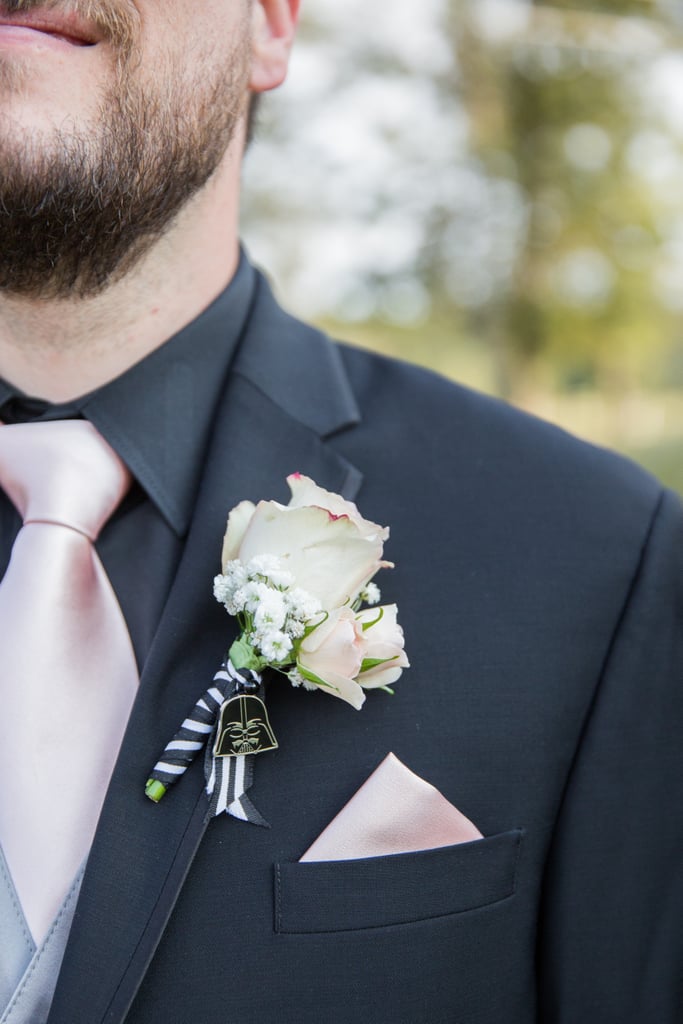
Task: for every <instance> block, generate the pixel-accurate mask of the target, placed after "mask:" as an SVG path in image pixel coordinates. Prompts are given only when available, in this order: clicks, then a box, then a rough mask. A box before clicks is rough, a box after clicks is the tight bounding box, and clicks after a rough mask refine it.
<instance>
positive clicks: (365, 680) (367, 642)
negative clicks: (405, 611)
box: [356, 604, 410, 690]
mask: <svg viewBox="0 0 683 1024" xmlns="http://www.w3.org/2000/svg"><path fill="white" fill-rule="evenodd" d="M380 613H381V617H379V616H380ZM397 614H398V608H397V607H396V605H395V604H386V605H383V606H382V607H381V608H366V609H365V610H364V611H362V612H358V614H357V616H356V619H357V621H358V622H359V624H360V625H361V627H362V626H366V627H367V628H366V629H364V630H363V662H364V663H366V664H367V663H371V662H375V664H374V665H373V666H372V667H370V668H368V669H366V671H365V672H361V673H360V675H359V676H358V682H359V683H360V685H361V686H362V687H364V689H366V690H370V689H375V688H376V687H378V686H390V685H391V683H395V682H396V680H397V679H398V678H399V676H400V675H401V673H402V672H403V669H404V668H408V666H409V664H410V663H409V661H408V658H407V657H406V654H405V651H404V650H403V646H404V640H403V630H402V629H401V627H400V626H399V624H398V621H397Z"/></svg>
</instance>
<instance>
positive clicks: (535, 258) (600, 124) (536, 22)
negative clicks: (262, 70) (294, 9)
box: [245, 0, 683, 397]
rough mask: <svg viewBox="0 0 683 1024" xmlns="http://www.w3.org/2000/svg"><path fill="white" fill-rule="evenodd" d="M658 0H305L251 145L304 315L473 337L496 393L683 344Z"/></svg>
mask: <svg viewBox="0 0 683 1024" xmlns="http://www.w3.org/2000/svg"><path fill="white" fill-rule="evenodd" d="M677 2H678V0H677ZM667 3H668V0H656V2H655V0H653V2H648V3H645V0H613V2H610V0H600V2H598V0H595V2H589V0H585V2H581V0H571V2H570V3H565V2H562V0H558V2H557V3H554V4H552V5H549V4H533V3H532V2H531V0H423V2H422V3H421V4H420V5H419V6H418V5H409V4H408V5H385V4H382V3H380V2H379V0H377V2H376V3H374V4H373V3H369V2H368V0H348V2H347V4H345V5H343V6H342V5H339V4H338V3H337V2H336V0H317V3H316V4H315V6H313V5H311V6H310V7H309V8H308V14H307V18H306V20H305V22H304V25H303V38H302V45H301V47H300V48H299V51H298V55H297V59H296V62H295V65H294V68H293V75H292V81H291V83H290V85H289V87H288V91H286V92H285V93H284V94H283V96H282V97H274V98H273V99H272V100H269V102H268V104H267V106H266V108H265V116H266V128H265V132H264V134H263V138H262V140H261V141H260V142H259V143H258V144H257V145H256V147H255V148H254V151H253V153H252V154H251V155H250V157H249V162H248V165H247V172H246V182H247V190H246V201H245V208H246V220H247V232H246V236H247V240H248V242H249V243H250V246H251V248H252V250H253V251H254V253H255V255H256V256H257V258H262V259H263V261H264V262H265V263H266V265H268V266H269V267H271V268H273V270H274V271H275V274H276V277H277V278H278V279H279V281H280V282H281V283H282V285H283V287H284V290H285V291H286V292H287V298H288V301H289V302H290V303H291V304H293V305H294V307H295V308H296V309H298V310H299V311H300V312H302V313H304V314H305V315H308V316H311V315H312V316H314V317H318V318H321V317H324V318H329V317H333V318H334V317H336V318H338V319H343V320H347V321H357V322H364V323H366V324H369V325H370V329H371V330H372V329H374V330H375V332H376V331H377V330H378V329H380V328H381V330H382V332H383V333H386V331H385V326H386V325H387V324H389V325H403V326H404V327H406V328H409V327H412V330H406V331H405V332H404V333H403V334H402V335H401V337H403V340H404V343H405V344H411V345H413V344H414V343H415V338H416V336H418V337H419V336H420V334H421V335H422V337H425V338H429V339H431V340H430V341H429V342H427V343H424V344H425V347H431V348H432V349H433V348H434V346H435V345H436V344H437V343H438V344H443V345H445V346H450V347H452V346H453V345H454V344H456V343H457V341H458V339H462V338H463V337H464V336H469V338H476V339H477V343H478V344H479V345H480V346H484V347H485V348H486V349H487V350H488V351H489V352H490V353H491V357H492V360H493V364H494V366H495V378H496V388H497V390H498V391H500V392H501V393H503V394H507V395H513V396H515V397H519V396H520V394H522V393H523V392H524V390H526V389H528V388H529V387H530V386H531V387H533V386H539V385H540V386H547V385H559V386H562V387H565V388H566V387H577V386H590V385H593V384H600V385H601V386H608V387H610V388H612V389H614V390H620V389H625V388H628V387H629V386H630V385H631V384H632V383H633V382H635V381H637V380H642V379H643V377H644V375H645V374H646V372H651V371H646V364H649V365H653V359H654V358H655V357H656V356H657V353H659V354H660V357H661V358H660V363H661V364H662V365H663V360H664V357H665V355H666V357H667V358H668V359H669V365H670V366H674V365H677V363H676V361H677V360H678V364H679V365H683V359H681V357H680V352H681V346H680V341H679V339H678V336H677V332H678V320H679V318H680V313H681V311H683V290H682V289H681V288H680V286H679V283H678V282H679V281H680V275H681V274H683V199H682V198H681V194H680V188H679V185H678V183H679V182H680V180H681V175H682V174H683V156H682V153H681V145H682V140H683V109H681V108H683V101H681V103H680V104H679V119H678V121H677V122H676V123H674V121H672V115H671V110H672V105H671V104H670V103H668V102H665V103H663V102H662V96H664V97H667V98H668V96H667V89H668V90H669V95H678V96H679V97H681V96H683V63H682V62H681V58H680V57H678V56H677V55H676V54H672V53H671V45H670V44H671V40H672V38H673V36H672V33H673V29H672V28H671V27H669V28H663V27H662V26H664V25H665V22H664V21H663V20H662V19H663V18H665V17H666V16H667V15H666V10H665V9H666V6H667ZM657 11H659V12H660V15H659V18H658V19H657V18H655V17H654V15H655V14H656V12H657ZM662 12H664V13H662ZM644 15H649V17H645V16H644ZM672 17H673V15H672ZM671 24H673V23H671ZM658 82H659V85H657V83H658ZM674 106H675V105H674ZM674 120H675V119H674ZM372 325H375V327H374V328H373V327H372ZM421 325H428V326H423V327H421ZM401 354H406V353H405V351H403V352H402V353H401ZM418 358H421V359H425V360H426V359H427V358H431V354H430V353H428V352H426V351H424V350H423V351H422V352H420V353H419V354H418ZM435 361H436V362H437V363H438V362H439V361H438V359H437V360H435ZM442 368H443V367H442Z"/></svg>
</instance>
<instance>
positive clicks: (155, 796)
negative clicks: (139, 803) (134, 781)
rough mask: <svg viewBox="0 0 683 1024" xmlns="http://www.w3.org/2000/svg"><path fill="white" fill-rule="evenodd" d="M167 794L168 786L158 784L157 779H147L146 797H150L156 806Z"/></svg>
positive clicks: (161, 783)
mask: <svg viewBox="0 0 683 1024" xmlns="http://www.w3.org/2000/svg"><path fill="white" fill-rule="evenodd" d="M165 794H166V786H164V784H163V782H157V781H156V779H147V782H146V784H145V796H148V797H149V798H150V800H153V801H154V803H155V804H158V803H159V801H160V800H161V798H162V796H164V795H165Z"/></svg>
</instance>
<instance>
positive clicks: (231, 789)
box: [145, 473, 408, 825]
mask: <svg viewBox="0 0 683 1024" xmlns="http://www.w3.org/2000/svg"><path fill="white" fill-rule="evenodd" d="M287 483H288V484H289V487H290V490H291V492H292V496H291V499H290V502H289V504H288V505H281V504H279V503H278V502H276V501H261V502H259V504H258V505H254V504H253V503H252V502H250V501H243V502H241V503H240V504H239V505H237V506H236V507H235V508H234V509H233V510H232V511H231V512H230V515H229V517H228V525H227V530H226V534H225V540H224V542H223V552H222V559H221V564H222V568H223V571H222V573H221V574H220V575H219V576H216V578H215V580H214V595H215V597H216V599H217V600H218V601H220V603H221V604H223V605H224V606H225V608H226V610H227V612H228V613H229V614H230V615H234V616H235V617H236V618H237V621H238V623H239V626H240V634H239V636H238V638H237V640H235V642H234V643H233V645H232V646H231V648H230V650H229V651H228V653H227V655H226V656H225V659H224V661H223V663H222V665H221V667H220V668H219V670H218V672H217V673H216V675H215V676H214V679H213V682H212V684H211V686H210V687H209V688H208V690H207V691H206V693H204V694H203V695H202V697H201V698H200V699H199V700H198V701H197V704H196V705H195V707H194V710H193V711H192V712H191V713H190V715H189V717H188V718H186V719H185V721H184V722H183V724H182V726H181V728H180V730H179V731H178V733H177V734H176V735H175V736H174V737H173V739H172V740H171V742H170V743H169V744H168V745H167V746H166V749H165V750H164V753H163V754H162V756H161V759H160V760H159V761H158V762H157V764H156V765H155V767H154V770H153V771H152V773H151V776H150V778H149V779H148V781H147V786H146V790H145V792H146V794H147V796H148V797H149V798H150V799H151V800H154V801H155V802H157V803H158V801H159V800H161V798H162V797H163V796H164V794H165V793H166V791H167V790H168V788H169V786H171V785H172V784H173V783H174V782H177V781H178V779H179V778H180V777H181V776H182V775H183V774H184V773H185V771H186V770H187V768H188V767H189V765H190V764H191V763H192V761H193V760H194V758H195V757H196V756H197V754H198V753H199V752H200V751H201V750H202V748H204V747H205V746H206V752H205V757H204V774H205V777H206V792H207V794H208V796H209V801H210V814H212V815H217V814H221V813H223V812H226V813H227V814H231V815H233V816H234V817H237V818H240V819H242V820H244V821H251V822H253V823H254V824H260V825H266V824H267V823H266V822H265V821H264V819H263V818H262V817H261V815H260V814H259V812H258V811H257V810H256V808H255V807H254V805H253V804H252V803H251V801H250V800H249V798H248V797H247V796H246V790H247V789H248V788H249V786H250V785H251V783H252V780H253V771H254V767H253V765H254V757H255V755H256V754H260V753H265V752H266V751H269V750H274V749H275V748H276V747H277V746H278V743H277V740H276V739H275V734H274V732H273V729H272V726H271V724H270V720H269V718H268V712H267V709H266V705H265V685H264V673H266V672H267V673H268V675H270V676H271V678H276V677H277V676H278V675H279V676H280V677H281V678H283V679H288V680H289V682H290V683H291V684H292V685H293V686H296V687H302V688H304V689H306V690H320V691H321V692H323V693H326V694H329V695H330V696H333V697H338V698H340V699H341V700H344V701H347V703H349V704H351V705H352V707H354V708H356V709H360V708H361V707H362V706H363V703H364V701H365V691H366V690H370V689H384V690H388V691H389V692H390V693H391V692H392V691H391V690H390V686H391V684H392V683H394V682H396V680H397V679H398V678H399V676H400V675H401V672H402V671H403V669H404V668H406V667H407V665H408V659H407V657H406V655H405V652H404V649H403V632H402V630H401V627H400V626H399V624H398V621H397V608H396V605H395V604H392V605H380V604H379V601H380V592H379V589H378V587H377V585H376V584H375V583H373V582H372V580H373V577H374V576H375V575H376V573H377V572H378V571H379V570H380V569H383V568H392V567H393V566H392V563H391V562H386V561H383V559H382V553H383V549H384V541H385V540H386V539H387V537H388V536H389V530H388V528H387V527H382V526H378V525H377V524H376V523H371V522H369V521H368V520H367V519H363V517H362V516H361V515H360V513H359V511H358V509H357V508H356V506H355V505H354V504H353V503H352V502H350V501H346V500H345V499H344V498H342V497H340V496H339V495H338V494H333V493H331V492H330V491H326V490H324V489H323V488H322V487H318V485H317V484H315V483H314V482H313V481H312V480H310V479H309V478H308V477H305V476H302V475H301V474H299V473H296V474H294V475H293V476H290V477H288V478H287Z"/></svg>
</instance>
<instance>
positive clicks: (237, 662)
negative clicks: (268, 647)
mask: <svg viewBox="0 0 683 1024" xmlns="http://www.w3.org/2000/svg"><path fill="white" fill-rule="evenodd" d="M229 657H230V661H231V662H232V663H233V665H234V666H235V668H236V669H237V671H238V672H239V670H240V669H243V668H247V669H252V670H253V671H254V672H260V671H261V669H262V668H265V666H266V662H265V661H264V660H263V658H260V657H259V656H258V654H257V653H256V651H255V650H254V648H253V647H252V646H251V644H250V643H249V641H248V640H245V638H244V637H243V636H240V637H238V638H237V640H235V642H234V644H233V645H232V647H231V648H230V652H229Z"/></svg>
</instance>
